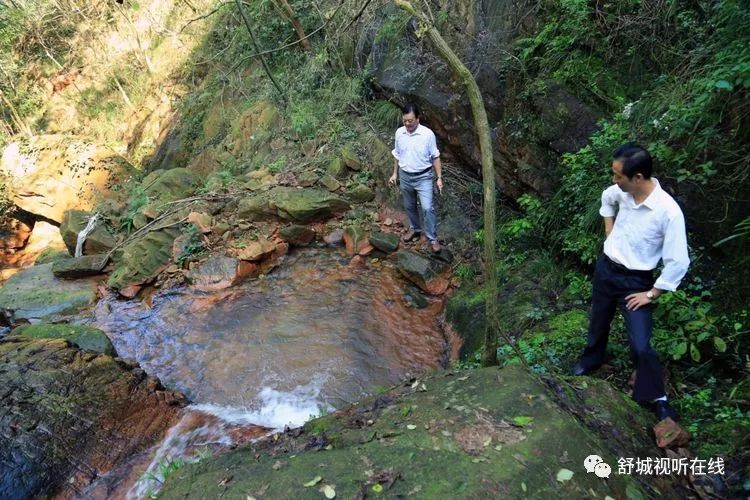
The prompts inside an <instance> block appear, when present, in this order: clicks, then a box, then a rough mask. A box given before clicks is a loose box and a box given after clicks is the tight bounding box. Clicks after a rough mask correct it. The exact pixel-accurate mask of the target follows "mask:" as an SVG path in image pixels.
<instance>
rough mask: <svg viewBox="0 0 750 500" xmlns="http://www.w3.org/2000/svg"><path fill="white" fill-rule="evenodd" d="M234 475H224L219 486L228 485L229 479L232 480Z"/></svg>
mask: <svg viewBox="0 0 750 500" xmlns="http://www.w3.org/2000/svg"><path fill="white" fill-rule="evenodd" d="M233 477H234V476H224V478H223V479H222V480H221V481H219V484H218V485H217V486H226V485H227V483H228V482H229V481H231V480H232V478H233Z"/></svg>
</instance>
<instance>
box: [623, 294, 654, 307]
mask: <svg viewBox="0 0 750 500" xmlns="http://www.w3.org/2000/svg"><path fill="white" fill-rule="evenodd" d="M650 303H651V299H649V298H648V297H646V292H638V293H631V294H630V295H628V296H627V297H625V307H626V308H627V309H628V310H629V311H636V310H638V309H639V308H641V307H643V306H646V305H648V304H650Z"/></svg>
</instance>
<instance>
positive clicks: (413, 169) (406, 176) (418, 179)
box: [388, 104, 443, 253]
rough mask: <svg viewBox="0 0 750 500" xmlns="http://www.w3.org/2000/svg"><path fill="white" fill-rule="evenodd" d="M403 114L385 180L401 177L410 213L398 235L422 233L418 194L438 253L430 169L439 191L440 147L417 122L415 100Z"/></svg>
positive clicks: (410, 237) (411, 236)
mask: <svg viewBox="0 0 750 500" xmlns="http://www.w3.org/2000/svg"><path fill="white" fill-rule="evenodd" d="M402 114H403V116H402V121H403V124H404V126H403V127H400V128H399V129H398V130H396V138H395V147H394V148H393V157H394V158H395V162H394V166H393V175H392V176H391V178H390V179H389V180H388V183H389V184H390V185H392V186H395V185H396V180H398V179H399V177H400V178H401V184H400V186H401V194H402V195H403V197H404V209H405V210H406V214H407V215H408V216H409V231H408V232H407V233H406V234H405V235H404V236H403V237H402V238H401V239H402V240H403V241H405V242H408V241H411V240H413V239H415V238H419V236H420V235H421V233H422V224H421V223H420V220H419V212H418V211H417V197H418V198H419V204H420V205H421V206H422V216H423V218H424V225H425V228H424V231H425V235H426V236H427V239H428V240H429V241H430V246H431V247H432V251H433V252H435V253H437V252H439V251H440V243H439V242H438V239H437V215H436V213H435V207H434V206H433V204H432V179H433V173H432V169H433V168H434V169H435V174H434V177H437V187H438V190H439V191H440V192H441V193H442V192H443V176H442V173H441V167H440V151H438V148H437V143H436V141H435V134H434V133H433V132H432V130H430V129H428V128H427V127H425V126H424V125H420V124H419V108H418V107H417V105H416V104H407V105H406V106H405V107H404V108H403V110H402Z"/></svg>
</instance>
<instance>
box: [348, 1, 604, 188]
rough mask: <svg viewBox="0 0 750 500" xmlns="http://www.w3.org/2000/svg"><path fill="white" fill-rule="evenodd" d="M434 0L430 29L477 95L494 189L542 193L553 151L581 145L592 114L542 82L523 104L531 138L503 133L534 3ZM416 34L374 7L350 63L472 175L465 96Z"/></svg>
mask: <svg viewBox="0 0 750 500" xmlns="http://www.w3.org/2000/svg"><path fill="white" fill-rule="evenodd" d="M438 3H440V4H441V5H439V7H440V9H441V10H440V13H441V15H438V18H439V20H438V22H437V23H436V24H437V26H438V29H439V30H440V31H441V34H442V35H443V37H444V38H445V39H446V40H447V41H448V43H449V45H450V46H451V48H452V49H453V50H454V51H455V52H456V53H457V54H458V55H459V57H460V58H461V60H462V61H463V62H464V64H466V66H467V67H468V68H469V69H470V70H471V71H472V73H473V74H474V77H475V78H476V80H477V83H478V84H479V87H480V90H481V92H482V97H483V98H484V103H485V107H486V110H487V115H488V118H489V121H490V127H491V131H492V138H493V146H494V159H495V171H496V175H497V180H498V185H499V188H500V189H501V191H502V193H503V194H505V195H507V196H509V197H511V198H516V197H518V196H519V195H521V194H522V193H524V192H528V191H532V192H535V193H537V194H549V193H550V192H551V191H552V189H553V188H554V186H555V183H556V179H555V166H556V164H557V161H558V157H559V155H560V154H562V153H564V152H570V151H575V150H576V149H578V148H579V147H581V146H583V145H584V144H585V143H586V142H587V140H588V137H589V135H590V134H591V132H592V131H593V130H594V128H595V123H596V120H597V117H598V114H597V112H596V111H595V110H593V109H591V108H589V107H588V106H587V105H585V104H584V103H582V102H581V101H580V100H578V99H577V98H575V97H574V96H572V95H571V94H569V93H568V92H566V91H565V90H564V89H563V88H561V87H559V86H556V85H554V84H550V86H549V88H548V89H547V91H546V92H545V93H544V94H543V95H541V96H536V97H534V98H533V99H532V102H531V103H530V105H531V106H532V107H533V108H534V109H535V110H536V112H537V113H538V114H539V115H541V119H540V120H539V121H540V123H544V127H543V129H542V130H540V131H539V132H540V133H538V134H537V137H536V142H532V143H528V142H525V143H519V142H518V141H516V140H515V139H514V136H513V134H512V133H509V131H508V127H507V125H508V120H510V119H511V117H510V114H509V113H506V109H507V108H512V107H514V106H515V105H516V102H515V101H517V100H518V99H519V98H520V94H521V93H523V92H524V91H525V90H526V89H523V88H518V87H517V85H516V82H515V80H516V74H515V73H516V72H518V71H521V68H519V67H518V65H516V64H515V63H514V61H513V60H512V56H511V54H512V52H513V48H512V45H513V43H514V41H515V40H516V39H517V38H518V37H520V36H523V35H524V34H527V32H528V30H530V29H531V28H532V27H533V26H534V23H535V22H536V19H535V9H534V7H533V6H532V5H530V3H529V2H510V1H498V2H474V1H469V0H457V1H451V2H438ZM442 4H445V5H442ZM436 10H437V9H436ZM443 13H450V14H445V15H442V14H443ZM418 32H419V27H418V26H417V24H416V23H415V22H414V21H412V20H410V19H409V18H408V17H406V16H404V15H403V14H401V13H400V12H398V11H395V9H394V8H393V7H389V8H383V9H381V10H380V11H378V13H377V15H375V16H374V17H373V18H372V19H371V20H370V21H369V23H368V24H367V25H366V26H365V27H364V28H363V29H362V30H361V32H360V34H359V41H358V44H357V52H356V58H355V65H357V66H358V67H360V68H366V69H367V70H368V71H369V72H370V74H371V75H372V78H373V85H374V87H375V89H376V90H377V91H378V92H379V93H380V94H381V95H382V97H385V98H388V99H391V100H392V101H394V102H397V103H399V104H405V103H406V102H415V103H417V104H418V105H419V106H420V107H421V108H422V110H423V113H424V118H423V120H422V121H423V123H425V124H427V125H428V126H429V127H430V128H432V129H433V130H435V132H436V133H437V135H438V137H439V138H440V142H441V144H440V146H441V147H442V148H443V149H444V150H445V151H447V152H449V153H450V154H451V155H452V156H453V157H455V158H456V159H457V160H458V161H459V162H460V163H463V164H464V165H465V166H466V167H467V168H469V169H472V170H474V171H475V173H476V172H478V171H479V170H480V168H479V166H480V164H481V160H480V154H479V143H478V140H477V137H476V132H475V128H474V124H473V122H472V114H471V109H470V105H469V101H468V98H467V97H466V94H465V92H464V90H463V89H462V88H461V86H460V85H459V84H458V83H457V82H456V80H455V79H454V78H453V77H452V75H451V74H450V70H449V69H448V67H447V66H446V64H445V63H444V62H443V61H442V60H441V59H440V58H439V56H437V55H436V54H435V51H434V49H433V48H432V47H431V46H430V44H429V42H428V41H427V40H426V39H424V38H419V37H418V36H417V33H418Z"/></svg>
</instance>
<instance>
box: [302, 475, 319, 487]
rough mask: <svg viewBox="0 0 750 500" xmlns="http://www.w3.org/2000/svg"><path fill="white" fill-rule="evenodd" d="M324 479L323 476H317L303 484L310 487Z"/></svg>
mask: <svg viewBox="0 0 750 500" xmlns="http://www.w3.org/2000/svg"><path fill="white" fill-rule="evenodd" d="M322 480H323V478H322V477H321V476H315V477H314V478H313V479H311V480H309V481H308V482H306V483H305V484H303V486H304V487H305V488H310V487H311V486H315V485H316V484H318V483H319V482H321V481H322Z"/></svg>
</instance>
